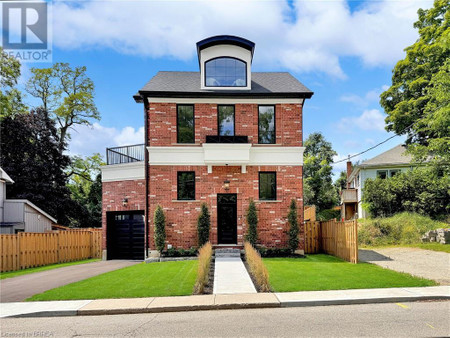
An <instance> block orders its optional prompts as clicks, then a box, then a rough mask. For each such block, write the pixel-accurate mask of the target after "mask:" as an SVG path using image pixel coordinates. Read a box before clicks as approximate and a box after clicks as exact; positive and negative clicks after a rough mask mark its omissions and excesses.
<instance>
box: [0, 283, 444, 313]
mask: <svg viewBox="0 0 450 338" xmlns="http://www.w3.org/2000/svg"><path fill="white" fill-rule="evenodd" d="M429 300H450V286H432V287H422V288H390V289H359V290H330V291H304V292H284V293H251V294H235V295H200V296H182V297H158V298H154V297H151V298H129V299H98V300H79V301H54V302H26V303H3V304H1V306H0V317H49V316H51V317H54V316H82V315H112V314H130V313H160V312H179V311H197V310H220V309H243V308H268V307H270V308H279V307H302V306H324V305H347V304H372V303H397V302H412V301H429Z"/></svg>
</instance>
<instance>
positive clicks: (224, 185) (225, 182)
mask: <svg viewBox="0 0 450 338" xmlns="http://www.w3.org/2000/svg"><path fill="white" fill-rule="evenodd" d="M223 189H224V190H225V191H228V190H230V181H228V180H225V181H223Z"/></svg>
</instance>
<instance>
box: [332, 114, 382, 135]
mask: <svg viewBox="0 0 450 338" xmlns="http://www.w3.org/2000/svg"><path fill="white" fill-rule="evenodd" d="M384 119H385V115H383V113H381V112H380V111H379V110H378V109H370V110H365V111H363V113H362V114H361V115H360V116H356V117H343V118H342V119H341V120H340V121H339V123H338V128H339V129H340V130H345V131H349V132H350V131H353V130H354V129H355V128H357V129H361V130H374V131H384V127H385V123H384Z"/></svg>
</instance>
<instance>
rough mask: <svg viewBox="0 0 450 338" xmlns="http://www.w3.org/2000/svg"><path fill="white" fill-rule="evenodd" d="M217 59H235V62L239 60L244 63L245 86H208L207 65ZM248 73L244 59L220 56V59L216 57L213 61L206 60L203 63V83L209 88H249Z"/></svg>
mask: <svg viewBox="0 0 450 338" xmlns="http://www.w3.org/2000/svg"><path fill="white" fill-rule="evenodd" d="M217 59H235V60H238V61H240V62H242V63H244V65H245V86H208V85H207V84H206V64H207V63H208V62H210V61H214V60H217ZM247 72H248V65H247V62H246V61H244V60H242V59H239V58H236V57H233V56H218V57H215V58H212V59H209V60H206V61H205V62H203V81H204V85H205V87H208V88H245V87H247V86H248V79H247V76H248V74H247Z"/></svg>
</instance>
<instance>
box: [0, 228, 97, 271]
mask: <svg viewBox="0 0 450 338" xmlns="http://www.w3.org/2000/svg"><path fill="white" fill-rule="evenodd" d="M101 243H102V233H101V231H86V230H69V231H57V232H49V233H30V232H21V233H18V234H17V235H0V253H1V259H0V264H1V265H0V271H1V272H5V271H15V270H21V269H26V268H32V267H37V266H42V265H48V264H56V263H65V262H72V261H78V260H82V259H88V258H100V257H101V254H102V250H101Z"/></svg>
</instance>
